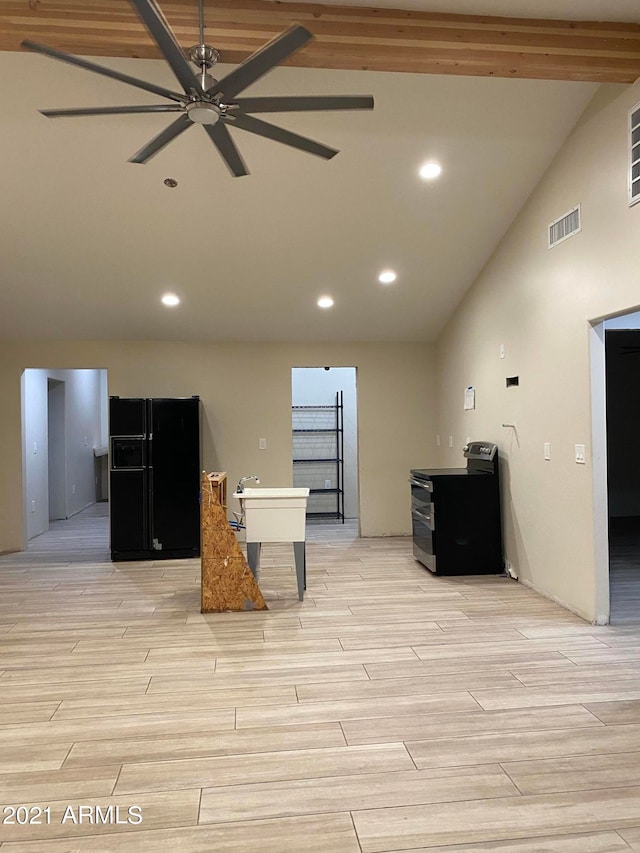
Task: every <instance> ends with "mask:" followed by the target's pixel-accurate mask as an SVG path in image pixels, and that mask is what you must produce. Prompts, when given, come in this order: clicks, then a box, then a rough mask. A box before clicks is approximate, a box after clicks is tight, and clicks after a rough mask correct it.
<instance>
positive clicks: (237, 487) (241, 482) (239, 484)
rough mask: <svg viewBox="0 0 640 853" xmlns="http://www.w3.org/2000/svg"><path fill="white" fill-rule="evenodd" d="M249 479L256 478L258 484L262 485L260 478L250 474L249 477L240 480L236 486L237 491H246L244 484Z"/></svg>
mask: <svg viewBox="0 0 640 853" xmlns="http://www.w3.org/2000/svg"><path fill="white" fill-rule="evenodd" d="M249 480H255V481H256V483H257V484H258V485H260V480H259V479H258V478H257V477H256V475H255V474H250V475H249V476H248V477H241V478H240V479H239V480H238V485H237V486H236V492H244V484H245V483H246V482H248V481H249Z"/></svg>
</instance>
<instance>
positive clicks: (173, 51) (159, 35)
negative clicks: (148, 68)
mask: <svg viewBox="0 0 640 853" xmlns="http://www.w3.org/2000/svg"><path fill="white" fill-rule="evenodd" d="M131 3H132V5H133V6H134V8H135V10H136V11H137V13H138V15H139V16H140V18H141V19H142V23H143V24H144V25H145V27H146V28H147V29H148V30H149V33H150V34H151V37H152V38H153V40H154V41H155V43H156V44H157V45H158V47H159V48H160V51H161V53H162V54H163V56H164V58H165V59H166V60H167V62H168V63H169V65H170V66H171V69H172V71H173V73H174V74H175V75H176V77H177V78H178V80H179V81H180V84H181V85H182V88H183V89H184V90H185V92H186V93H187V94H189V93H190V92H191V91H192V90H195V92H196V94H198V95H204V90H203V88H202V86H201V85H200V81H199V80H198V78H197V76H196V75H195V73H194V71H193V69H192V67H191V65H190V64H189V60H188V59H187V56H186V54H185V52H184V51H183V49H182V48H181V47H180V45H179V44H178V40H177V39H176V37H175V35H174V34H173V30H172V29H171V27H170V26H169V24H168V23H167V20H166V18H165V17H164V15H163V14H162V12H161V11H160V9H159V7H158V6H157V4H156V3H155V0H131Z"/></svg>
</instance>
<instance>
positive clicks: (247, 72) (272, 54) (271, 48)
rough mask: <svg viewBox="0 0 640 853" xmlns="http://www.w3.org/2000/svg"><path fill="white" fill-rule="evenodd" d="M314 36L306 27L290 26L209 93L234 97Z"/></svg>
mask: <svg viewBox="0 0 640 853" xmlns="http://www.w3.org/2000/svg"><path fill="white" fill-rule="evenodd" d="M312 38H313V36H312V34H311V33H310V32H309V30H307V29H305V28H304V27H300V26H295V27H290V28H289V29H288V30H286V31H285V32H284V33H281V34H280V35H279V36H276V38H274V39H272V40H271V41H270V42H268V43H267V44H265V45H264V47H261V48H260V49H259V50H257V51H256V52H255V53H252V54H251V56H250V57H249V58H248V59H245V61H244V62H243V63H241V64H240V65H238V67H237V68H234V70H233V71H231V72H230V73H229V74H227V75H226V76H225V77H223V78H222V80H219V81H218V82H217V83H216V84H215V85H214V86H212V87H211V88H210V89H208V92H209V94H210V95H217V94H218V93H219V92H222V93H223V94H224V96H225V98H233V97H234V96H235V95H237V94H238V92H242V90H243V89H246V88H247V86H249V85H250V84H251V83H253V82H255V81H256V80H258V79H259V78H260V77H262V76H263V74H266V73H267V71H271V69H272V68H273V67H274V65H278V63H279V62H282V60H283V59H286V58H287V57H288V56H291V54H292V53H293V52H294V51H296V50H298V48H299V47H302V45H303V44H306V43H307V42H308V41H309V40H310V39H312Z"/></svg>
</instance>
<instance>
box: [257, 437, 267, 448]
mask: <svg viewBox="0 0 640 853" xmlns="http://www.w3.org/2000/svg"><path fill="white" fill-rule="evenodd" d="M266 449H267V439H266V438H259V439H258V450H266Z"/></svg>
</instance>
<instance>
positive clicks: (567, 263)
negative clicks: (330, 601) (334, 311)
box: [437, 83, 640, 620]
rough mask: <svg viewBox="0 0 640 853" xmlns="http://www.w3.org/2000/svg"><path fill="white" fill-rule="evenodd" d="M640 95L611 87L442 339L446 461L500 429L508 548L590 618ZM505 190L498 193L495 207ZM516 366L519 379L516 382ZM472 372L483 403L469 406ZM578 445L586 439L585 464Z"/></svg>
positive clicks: (635, 280) (517, 562)
mask: <svg viewBox="0 0 640 853" xmlns="http://www.w3.org/2000/svg"><path fill="white" fill-rule="evenodd" d="M638 101H640V84H639V83H636V84H635V85H634V86H633V87H629V88H621V87H618V86H604V87H601V89H600V90H599V91H598V93H597V94H596V96H595V97H594V99H593V101H592V102H591V104H590V105H589V106H588V107H587V110H586V111H585V114H584V115H583V117H582V118H581V120H580V122H579V123H578V125H577V126H576V128H575V129H574V131H573V133H572V134H571V136H570V137H569V139H568V140H567V142H566V144H565V145H564V147H563V148H562V150H561V151H560V153H559V154H558V156H557V157H556V158H555V160H554V162H553V164H552V166H551V167H550V168H549V170H548V172H547V174H546V175H545V177H544V179H543V180H542V182H541V183H540V185H539V186H538V187H537V189H536V191H535V192H534V193H533V194H532V196H531V197H530V199H529V200H528V202H527V204H526V205H525V207H524V208H523V210H522V211H521V213H520V215H519V216H518V218H517V219H516V221H515V223H514V224H513V226H512V227H511V228H510V230H509V232H508V233H507V235H506V236H505V238H504V240H503V241H502V243H501V244H500V246H499V248H498V249H497V251H496V252H495V253H494V255H493V257H492V258H491V259H490V261H489V263H488V264H487V266H486V267H485V269H484V270H483V272H482V274H481V275H480V277H479V278H478V280H477V281H476V283H475V284H474V286H473V287H472V288H471V290H470V291H469V292H468V294H467V296H466V297H465V299H464V300H463V302H462V303H461V304H460V306H459V307H458V309H457V311H456V312H455V314H454V316H453V317H452V318H451V320H450V322H449V323H448V325H447V327H446V329H445V331H444V332H443V334H442V335H441V337H440V339H439V341H438V345H437V397H438V429H437V432H439V433H440V434H441V435H443V436H445V435H448V434H449V433H452V434H453V435H454V444H455V447H454V449H453V450H449V449H448V448H447V447H446V446H444V445H445V444H446V443H445V442H443V447H441V449H440V450H441V452H440V456H439V459H440V464H444V465H449V464H458V463H459V454H460V446H461V444H462V442H463V441H464V438H465V437H466V436H474V437H481V438H484V439H488V440H494V441H497V442H499V444H500V452H501V458H502V471H501V473H502V475H503V476H502V485H503V518H504V532H505V546H506V556H507V558H508V559H509V560H510V561H511V562H512V563H513V564H514V566H515V568H516V571H517V572H518V574H519V576H520V578H521V579H522V580H523V581H524V582H525V583H528V584H530V585H532V586H533V587H534V588H536V589H537V590H539V591H540V592H542V593H544V594H546V595H548V596H550V597H552V598H555V599H556V600H558V601H560V602H561V603H563V604H565V605H566V606H568V607H569V608H571V609H572V610H575V611H576V612H577V613H580V614H581V615H583V616H584V617H585V618H587V619H590V620H591V619H594V618H598V619H600V620H601V619H603V618H604V617H605V616H606V614H605V613H603V609H606V605H605V604H603V602H602V600H601V597H600V593H599V592H598V591H597V589H596V586H597V584H596V580H597V576H596V560H595V556H594V552H595V545H594V542H595V535H596V526H595V525H594V494H593V489H592V464H593V462H594V459H593V454H592V445H591V429H592V422H591V393H590V392H591V389H590V359H589V341H590V322H589V321H592V320H594V321H595V320H597V319H598V318H600V319H602V318H605V317H607V316H610V315H614V314H619V313H622V312H624V311H630V310H636V309H637V307H638V302H639V297H640V289H639V274H640V238H639V234H640V205H636V206H635V207H629V206H628V203H627V156H628V149H627V132H628V131H627V116H628V110H629V109H630V108H631V107H633V106H634V105H635V104H637V103H638ZM578 202H581V203H582V214H583V227H582V232H581V233H579V234H577V235H576V236H574V237H571V238H570V239H568V240H566V241H565V242H563V243H561V244H560V245H558V246H556V247H555V248H553V249H551V250H549V249H548V248H547V227H548V224H549V223H550V222H552V221H553V220H555V219H556V218H557V217H558V216H561V215H563V214H564V213H565V212H567V211H568V210H570V209H571V208H572V207H574V206H575V205H576V204H577V203H578ZM499 203H500V200H499V199H488V207H489V209H490V207H491V205H496V204H499ZM479 215H486V212H485V211H483V212H479ZM500 344H504V346H505V358H504V359H501V358H500V356H499V348H500ZM513 375H519V377H520V385H519V387H517V388H506V387H505V377H507V376H513ZM467 385H474V386H475V387H476V389H477V408H476V410H475V411H470V412H464V411H463V407H462V400H463V391H464V388H465V387H466V386H467ZM503 423H514V424H515V425H516V429H515V430H513V429H510V428H504V427H503V426H502V424H503ZM544 442H550V443H551V450H552V454H551V460H550V461H549V462H546V461H545V460H544V458H543V445H544ZM575 444H584V445H586V451H587V464H586V465H579V464H576V462H575V459H574V452H575V448H574V445H575ZM598 464H600V463H599V460H598ZM599 488H600V489H601V488H602V486H600V487H599ZM599 497H601V495H600V496H599ZM596 503H597V504H598V506H600V504H599V503H598V502H596ZM599 514H600V515H602V512H601V511H600V510H599ZM599 523H602V519H599ZM604 523H605V524H606V515H605V517H604ZM598 565H599V566H600V564H598ZM605 570H606V568H605ZM598 571H600V568H598ZM600 589H601V590H602V589H604V587H603V586H602V585H601V586H600Z"/></svg>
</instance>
